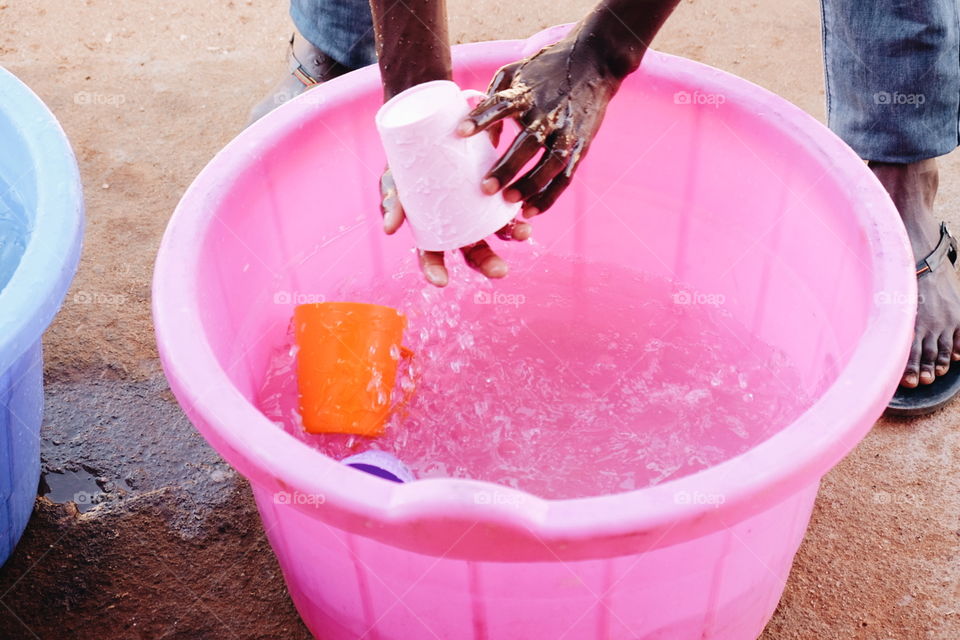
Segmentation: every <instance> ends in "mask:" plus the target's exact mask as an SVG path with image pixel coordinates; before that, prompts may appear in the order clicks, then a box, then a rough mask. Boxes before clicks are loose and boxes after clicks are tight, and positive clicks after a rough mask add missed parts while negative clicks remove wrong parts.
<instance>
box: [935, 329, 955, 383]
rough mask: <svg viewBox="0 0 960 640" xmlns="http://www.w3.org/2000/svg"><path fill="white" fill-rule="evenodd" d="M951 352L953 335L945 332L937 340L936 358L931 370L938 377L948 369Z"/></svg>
mask: <svg viewBox="0 0 960 640" xmlns="http://www.w3.org/2000/svg"><path fill="white" fill-rule="evenodd" d="M952 354H953V336H951V335H948V334H946V333H944V334H942V335H941V336H940V339H939V340H938V341H937V360H936V364H935V366H934V368H933V372H934V373H935V374H936V375H937V376H938V377H939V376H944V375H946V374H947V371H948V370H949V369H950V356H951V355H952Z"/></svg>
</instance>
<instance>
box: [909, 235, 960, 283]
mask: <svg viewBox="0 0 960 640" xmlns="http://www.w3.org/2000/svg"><path fill="white" fill-rule="evenodd" d="M944 258H946V259H948V260H949V261H950V264H952V265H954V266H956V264H957V239H956V238H954V237H953V236H952V235H950V230H949V229H947V225H946V223H944V222H941V223H940V241H939V242H938V243H937V246H936V247H935V248H934V249H933V251H931V252H930V254H929V255H927V257H926V258H924V259H923V260H921V261H920V262H918V263H917V277H918V278H919V277H922V276H925V275H926V274H928V273H930V272H931V271H933V270H935V269H938V268H940V265H942V264H943V260H944Z"/></svg>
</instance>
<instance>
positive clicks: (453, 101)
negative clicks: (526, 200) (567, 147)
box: [376, 80, 520, 251]
mask: <svg viewBox="0 0 960 640" xmlns="http://www.w3.org/2000/svg"><path fill="white" fill-rule="evenodd" d="M483 97H486V95H485V94H483V93H481V92H479V91H473V90H470V89H466V90H461V89H460V87H458V86H457V85H456V83H454V82H451V81H449V80H434V81H432V82H424V83H423V84H419V85H416V86H414V87H411V88H409V89H407V90H406V91H404V92H402V93H399V94H397V95H395V96H394V97H393V98H391V99H390V100H388V101H387V102H386V103H385V104H384V105H383V106H382V107H380V110H379V111H377V117H376V122H377V130H378V131H379V132H380V140H381V141H382V142H383V148H384V150H385V151H386V154H387V162H388V164H389V165H390V171H391V173H392V174H393V180H394V183H395V184H396V186H397V195H398V197H399V199H400V204H401V205H402V206H403V209H404V212H405V213H406V218H407V223H408V224H409V225H410V229H411V231H412V232H413V237H414V241H415V242H416V245H417V247H419V248H420V249H424V250H426V251H447V250H449V249H457V248H459V247H465V246H467V245H471V244H473V243H475V242H477V241H479V240H482V239H483V238H485V237H487V236H489V235H490V234H492V233H494V232H495V231H497V230H498V229H500V228H501V227H503V226H504V225H506V224H507V223H508V222H510V221H511V220H512V219H513V218H514V217H516V215H517V213H518V212H519V211H520V204H519V203H509V202H506V201H505V200H504V199H503V196H502V195H501V194H500V193H497V194H494V195H492V196H491V195H487V194H485V193H483V191H481V190H480V183H481V181H482V180H483V177H484V175H486V173H487V171H489V170H490V167H492V166H493V164H494V162H496V160H497V151H496V149H495V148H494V147H493V145H492V144H491V142H490V138H489V137H488V136H486V135H482V134H479V135H474V136H470V137H467V138H464V137H462V136H460V135H459V134H457V133H456V129H457V125H459V124H460V122H461V121H462V120H463V119H464V117H465V116H466V115H467V113H469V112H470V109H471V106H470V99H471V98H483Z"/></svg>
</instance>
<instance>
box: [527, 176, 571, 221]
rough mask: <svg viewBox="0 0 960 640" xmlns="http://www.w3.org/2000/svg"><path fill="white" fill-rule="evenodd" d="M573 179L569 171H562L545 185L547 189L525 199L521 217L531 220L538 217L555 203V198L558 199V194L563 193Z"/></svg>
mask: <svg viewBox="0 0 960 640" xmlns="http://www.w3.org/2000/svg"><path fill="white" fill-rule="evenodd" d="M572 179H573V174H572V173H571V172H570V171H564V172H562V173H561V174H560V175H558V176H557V177H556V178H554V179H553V181H552V182H551V183H550V184H548V185H547V187H546V188H545V189H544V190H543V191H540V192H538V193H535V194H533V195H532V196H530V197H529V198H527V199H526V200H525V201H524V203H523V210H522V215H523V217H524V218H532V217H534V216H538V215H540V214H541V213H543V212H544V211H546V210H547V209H549V208H550V207H552V206H553V203H554V202H556V201H557V198H559V197H560V194H561V193H563V191H564V189H566V188H567V187H568V186H569V185H570V181H571V180H572Z"/></svg>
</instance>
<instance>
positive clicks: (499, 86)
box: [487, 62, 520, 96]
mask: <svg viewBox="0 0 960 640" xmlns="http://www.w3.org/2000/svg"><path fill="white" fill-rule="evenodd" d="M519 66H520V65H519V64H518V63H516V62H511V63H510V64H505V65H503V66H502V67H500V68H499V69H497V72H496V73H495V74H493V79H492V80H490V84H489V85H487V95H491V96H492V95H493V94H495V93H497V92H499V91H503V90H504V89H506V88H507V87H509V86H510V85H511V83H513V74H514V73H516V71H517V68H518V67H519Z"/></svg>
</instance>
